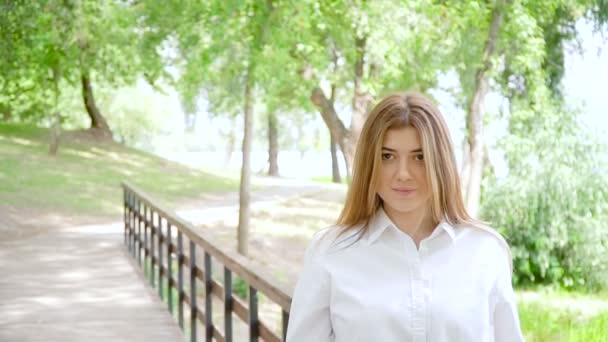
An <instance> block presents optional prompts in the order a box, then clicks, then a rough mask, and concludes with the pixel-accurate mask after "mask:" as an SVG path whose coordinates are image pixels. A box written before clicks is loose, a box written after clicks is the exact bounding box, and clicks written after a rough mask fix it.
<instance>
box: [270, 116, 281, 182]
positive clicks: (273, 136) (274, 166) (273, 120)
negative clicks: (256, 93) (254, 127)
mask: <svg viewBox="0 0 608 342" xmlns="http://www.w3.org/2000/svg"><path fill="white" fill-rule="evenodd" d="M278 135H279V132H278V127H277V115H276V113H275V112H274V111H271V112H270V113H268V175H269V176H278V175H279V163H278V156H279V141H278Z"/></svg>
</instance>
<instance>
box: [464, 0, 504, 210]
mask: <svg viewBox="0 0 608 342" xmlns="http://www.w3.org/2000/svg"><path fill="white" fill-rule="evenodd" d="M505 3H506V1H505V0H496V1H495V2H494V7H493V8H492V12H491V17H490V26H489V29H488V34H487V38H486V43H485V46H484V49H483V55H482V59H481V65H480V66H479V67H478V68H477V69H476V71H475V83H474V87H473V92H472V95H471V97H470V100H469V105H468V110H467V114H466V128H467V143H466V144H465V155H464V162H463V168H462V169H463V175H462V176H463V188H464V194H465V203H466V206H467V209H468V210H469V212H470V213H471V215H473V216H476V215H477V211H478V207H479V197H480V191H481V190H480V189H481V176H482V171H483V162H484V159H483V153H484V145H483V114H484V112H483V111H484V108H483V105H484V98H485V96H486V94H487V92H488V78H489V73H491V72H492V68H493V65H492V61H493V59H494V58H495V55H496V51H497V43H498V39H499V38H498V35H499V32H500V29H501V26H502V21H503V17H504V12H505Z"/></svg>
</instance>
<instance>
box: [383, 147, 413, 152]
mask: <svg viewBox="0 0 608 342" xmlns="http://www.w3.org/2000/svg"><path fill="white" fill-rule="evenodd" d="M382 150H386V151H388V152H397V150H395V149H394V148H390V147H385V146H382ZM410 153H422V147H420V148H417V149H415V150H411V151H410Z"/></svg>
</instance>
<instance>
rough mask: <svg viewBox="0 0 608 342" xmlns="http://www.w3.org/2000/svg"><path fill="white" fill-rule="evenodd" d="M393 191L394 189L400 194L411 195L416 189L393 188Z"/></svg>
mask: <svg viewBox="0 0 608 342" xmlns="http://www.w3.org/2000/svg"><path fill="white" fill-rule="evenodd" d="M393 191H395V192H396V193H397V194H399V195H401V196H411V195H413V194H414V193H415V192H416V189H412V188H393Z"/></svg>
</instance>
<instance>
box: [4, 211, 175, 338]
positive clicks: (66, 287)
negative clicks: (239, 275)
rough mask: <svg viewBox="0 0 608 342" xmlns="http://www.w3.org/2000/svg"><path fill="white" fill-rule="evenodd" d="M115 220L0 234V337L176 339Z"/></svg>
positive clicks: (173, 330)
mask: <svg viewBox="0 0 608 342" xmlns="http://www.w3.org/2000/svg"><path fill="white" fill-rule="evenodd" d="M184 339H185V338H184V336H183V333H182V332H181V331H180V330H179V328H178V325H177V324H176V323H175V322H174V320H173V318H172V317H171V316H170V314H169V311H168V310H167V307H166V305H164V304H162V302H161V301H160V299H159V297H158V293H157V292H156V291H155V290H154V289H152V288H150V287H149V285H147V283H146V280H145V279H144V278H143V275H142V273H141V271H140V269H139V268H138V267H137V265H136V264H135V261H134V260H133V259H132V258H131V257H130V256H129V255H128V254H127V250H126V247H125V245H124V244H123V224H122V223H117V224H112V225H100V226H84V227H73V228H69V229H63V230H55V231H50V232H45V233H41V234H38V235H35V236H32V237H28V238H24V239H18V240H13V241H2V238H1V237H0V341H2V342H13V341H14V342H28V341H32V342H33V341H45V342H51V341H62V342H71V341H87V342H97V341H99V342H101V341H116V342H118V341H125V342H126V341H129V342H132V341H147V342H154V341H163V342H165V341H184Z"/></svg>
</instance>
